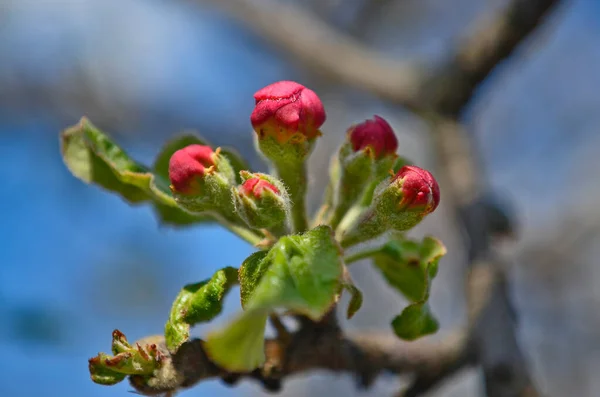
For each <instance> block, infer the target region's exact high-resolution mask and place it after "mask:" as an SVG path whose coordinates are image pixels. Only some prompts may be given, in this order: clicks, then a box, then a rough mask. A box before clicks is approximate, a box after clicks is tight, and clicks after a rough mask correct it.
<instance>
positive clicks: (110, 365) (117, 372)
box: [88, 330, 164, 385]
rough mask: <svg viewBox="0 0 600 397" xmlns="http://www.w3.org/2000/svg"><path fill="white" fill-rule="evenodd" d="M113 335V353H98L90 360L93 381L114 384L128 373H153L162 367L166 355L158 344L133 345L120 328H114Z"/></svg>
mask: <svg viewBox="0 0 600 397" xmlns="http://www.w3.org/2000/svg"><path fill="white" fill-rule="evenodd" d="M112 336H113V342H112V352H113V355H112V356H111V355H108V354H105V353H98V355H97V356H96V357H93V358H91V359H89V361H88V362H89V371H90V376H91V379H92V381H93V382H95V383H98V384H101V385H114V384H116V383H119V382H121V381H122V380H123V379H125V377H126V376H128V375H152V374H153V373H154V371H155V370H156V369H158V368H160V367H161V365H162V363H163V360H164V356H163V355H162V353H161V352H160V351H159V350H158V347H157V345H156V344H143V345H140V344H139V343H136V345H135V346H131V345H130V344H129V342H127V338H125V335H123V333H121V332H120V331H119V330H114V331H113V335H112Z"/></svg>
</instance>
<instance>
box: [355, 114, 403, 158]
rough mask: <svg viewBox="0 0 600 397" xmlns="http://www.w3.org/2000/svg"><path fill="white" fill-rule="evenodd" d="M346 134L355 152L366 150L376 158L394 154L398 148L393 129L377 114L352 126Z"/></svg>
mask: <svg viewBox="0 0 600 397" xmlns="http://www.w3.org/2000/svg"><path fill="white" fill-rule="evenodd" d="M348 135H349V140H350V143H351V144H352V149H353V150H354V151H355V152H357V151H359V150H363V151H367V152H369V153H372V154H373V155H374V157H375V158H376V159H379V158H382V157H384V156H389V155H391V156H395V154H396V150H397V149H398V139H396V135H395V134H394V130H393V129H392V127H390V125H389V124H388V122H387V121H385V120H384V119H383V118H381V117H379V116H373V120H366V121H363V122H362V123H360V124H358V125H356V126H354V127H352V128H351V129H350V130H349V132H348Z"/></svg>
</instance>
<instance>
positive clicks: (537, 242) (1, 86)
mask: <svg viewBox="0 0 600 397" xmlns="http://www.w3.org/2000/svg"><path fill="white" fill-rule="evenodd" d="M282 1H283V0H282ZM285 2H292V1H291V0H285ZM296 2H297V3H299V4H300V5H301V6H303V7H305V8H307V9H310V10H312V11H313V12H315V13H317V14H318V15H319V17H320V18H322V19H323V20H326V21H328V22H329V23H330V24H332V25H333V26H335V27H336V28H338V29H340V30H343V31H345V32H347V33H348V34H349V35H351V36H353V37H355V38H358V39H360V40H361V41H363V42H364V43H367V44H368V45H370V46H372V47H373V48H375V49H377V50H380V51H383V52H385V53H387V54H389V55H390V56H393V57H397V58H407V59H410V58H418V59H421V60H423V61H424V62H435V61H436V60H437V59H439V57H440V56H441V55H442V54H444V53H445V51H448V50H449V49H450V48H451V47H452V46H453V44H454V43H455V42H456V40H457V39H458V38H459V37H461V35H462V34H464V32H465V28H466V27H469V26H470V24H471V23H472V22H473V21H475V20H476V19H477V18H478V17H479V16H481V15H483V14H485V13H488V12H491V11H493V10H494V9H496V8H498V7H501V6H502V5H503V4H504V3H505V1H502V0H488V1H479V0H452V1H448V0H306V1H300V0H298V1H296ZM217 3H218V2H215V3H212V2H204V1H189V0H188V1H184V0H181V1H160V0H118V1H117V0H0V165H1V166H0V180H2V183H1V184H0V199H1V205H0V219H1V221H0V237H1V238H0V251H1V252H0V351H1V352H2V359H1V360H0V394H1V395H3V396H39V395H57V396H58V395H74V396H90V397H92V396H115V395H125V393H126V392H127V391H129V390H131V388H130V387H129V385H128V384H127V382H122V383H121V384H119V385H117V386H114V387H102V386H99V385H96V384H93V383H92V382H91V381H90V379H89V374H88V370H87V362H86V361H87V359H88V358H90V357H92V356H94V355H95V354H96V353H97V352H98V351H108V350H109V348H110V340H111V331H112V330H113V329H114V328H119V329H120V330H122V331H123V332H125V333H126V335H127V336H128V338H129V339H130V340H135V339H137V338H140V337H143V336H146V335H149V334H155V333H160V332H162V329H163V326H164V322H165V320H166V316H167V313H168V310H169V308H170V305H171V303H172V300H173V299H174V297H175V295H176V294H177V293H178V291H179V289H180V288H181V287H182V286H183V285H184V284H186V283H189V282H192V281H197V280H201V279H204V278H206V277H208V276H209V275H211V274H212V273H213V271H215V270H216V269H218V268H221V267H223V266H238V265H239V263H240V262H241V261H242V260H243V259H244V258H245V257H246V256H247V255H248V254H250V253H251V252H252V247H250V246H248V245H247V244H245V243H244V242H243V241H241V240H238V239H237V238H235V237H234V236H232V235H230V234H229V233H228V232H227V231H225V230H222V229H220V228H217V227H212V226H201V227H197V228H191V229H183V230H172V229H162V228H159V227H158V224H157V222H156V219H155V218H154V216H153V214H152V211H151V210H150V208H147V207H145V206H142V207H135V208H132V207H129V206H128V205H127V204H125V203H124V202H123V201H122V200H121V199H120V198H118V197H116V196H113V195H110V194H108V193H106V192H104V191H101V190H100V189H99V188H97V187H95V186H86V185H84V184H83V183H81V182H80V181H78V180H76V179H75V178H74V177H72V176H71V175H70V174H69V172H68V171H67V169H66V167H65V166H64V164H63V163H62V160H61V158H60V153H59V146H58V133H59V132H60V131H61V130H62V129H64V128H65V127H67V126H69V125H72V124H74V123H76V122H77V121H78V120H79V118H80V117H81V116H82V115H86V116H88V117H89V118H90V119H91V120H92V122H93V123H94V124H96V125H97V126H98V127H100V128H102V129H103V130H105V131H108V132H109V133H110V134H111V136H112V137H114V138H115V139H116V140H117V141H118V142H119V144H121V145H122V146H123V147H124V148H125V149H126V150H127V151H129V153H130V154H132V155H133V156H134V157H136V158H137V159H139V160H142V161H145V162H150V161H151V160H152V159H153V157H154V156H155V155H156V153H157V152H158V150H159V148H160V147H161V145H162V144H163V143H164V141H165V140H167V139H168V138H169V137H170V136H172V135H174V134H176V133H179V132H181V131H183V130H186V129H193V130H197V131H199V132H200V133H201V134H202V135H204V136H205V137H207V138H208V139H209V140H210V141H211V142H213V143H214V144H215V145H235V146H236V147H237V148H238V149H240V151H241V152H242V153H243V154H244V155H245V156H246V157H247V158H248V159H249V160H250V162H251V164H252V165H253V166H254V167H255V169H257V170H265V167H264V164H263V163H262V162H261V161H260V159H259V158H258V157H257V155H256V154H255V153H254V151H253V150H252V134H253V133H252V131H251V128H250V123H249V115H250V112H251V110H252V107H253V99H252V95H253V93H254V92H255V91H256V90H258V89H259V88H261V87H263V86H265V85H267V84H270V83H272V82H274V81H277V80H282V79H289V80H296V81H298V82H300V83H303V84H304V85H307V86H309V87H310V88H312V89H313V90H314V91H316V92H317V93H318V94H319V95H320V96H321V98H322V100H323V102H324V104H325V108H326V110H327V112H328V121H327V122H326V124H325V126H324V128H323V132H324V136H323V139H321V141H320V143H319V145H320V146H319V147H318V148H317V150H316V151H315V152H314V154H313V162H312V164H311V167H312V168H311V169H312V171H313V172H312V178H313V179H312V190H311V206H312V208H316V206H317V205H318V199H319V198H320V197H321V194H322V191H323V187H324V186H325V184H326V182H327V180H326V178H325V175H324V174H325V173H323V172H322V169H323V167H326V165H327V163H328V162H329V155H330V154H331V153H332V152H333V151H334V150H335V149H336V147H337V145H338V144H339V143H340V142H341V140H342V139H343V138H344V136H345V130H346V128H347V127H348V126H349V125H350V124H352V123H354V122H360V121H362V120H364V119H366V118H370V117H372V115H373V114H379V115H381V116H383V117H384V118H386V119H387V120H388V121H389V122H390V124H391V125H392V126H393V127H394V129H395V130H396V132H397V134H398V136H399V141H400V149H399V152H400V153H401V154H403V155H406V156H408V157H410V158H411V159H412V160H413V161H414V162H415V163H416V164H419V165H422V166H423V167H425V168H431V169H432V170H433V171H434V174H435V161H434V160H435V159H433V158H432V149H431V147H430V146H431V145H430V141H429V139H428V132H427V131H426V129H425V126H424V124H423V123H422V122H420V121H419V120H418V119H416V118H415V117H414V116H412V115H410V114H409V113H407V112H404V111H402V110H399V109H398V108H396V107H393V106H390V105H389V104H386V103H385V102H382V101H381V100H378V99H376V98H375V97H373V96H371V95H370V94H368V93H365V92H362V91H357V90H355V89H353V88H352V87H348V86H341V85H338V84H335V83H334V82H332V81H330V80H329V79H327V78H326V77H324V76H322V75H320V74H319V73H318V71H315V70H310V69H308V68H305V67H304V66H303V65H302V64H299V63H297V62H295V61H294V60H293V58H290V57H289V56H288V54H287V53H286V52H285V51H281V49H279V48H276V47H274V46H272V45H271V44H270V43H269V42H268V41H266V40H264V38H261V37H260V36H258V35H255V34H254V33H252V32H251V31H250V30H247V28H246V27H245V26H244V25H243V24H240V23H239V22H238V20H236V19H232V18H231V17H230V16H229V14H228V13H227V12H225V11H224V10H223V9H222V8H220V7H219V5H218V4H217ZM562 3H563V4H562V5H561V6H560V7H559V9H558V10H557V12H555V13H553V14H552V16H551V18H550V19H549V21H547V23H546V24H545V25H544V26H543V27H542V28H540V29H538V30H537V31H536V32H535V34H534V35H533V36H532V37H530V38H529V39H528V41H527V42H526V43H525V45H524V46H522V47H521V48H520V49H519V51H517V53H516V54H515V55H514V56H513V57H512V58H511V59H510V60H509V61H507V62H505V63H504V64H503V65H501V66H500V67H499V68H497V69H496V70H495V71H494V73H493V75H492V76H491V77H490V78H489V79H488V80H487V81H486V83H485V84H484V85H483V86H482V87H481V89H479V90H478V92H477V94H476V95H477V96H476V98H475V100H474V101H473V102H472V104H471V106H470V108H469V111H468V115H467V118H466V120H465V122H466V123H467V125H468V126H469V127H470V129H471V131H472V132H473V133H474V134H475V138H476V142H477V144H478V146H477V148H476V149H477V150H478V155H479V156H480V157H481V159H482V160H483V165H484V166H485V173H486V178H487V181H488V183H489V185H490V186H492V187H493V189H494V190H496V191H499V192H502V194H504V195H505V196H506V197H508V198H509V199H510V200H511V201H512V207H514V208H513V210H514V212H515V214H516V219H517V220H518V224H519V236H520V237H519V240H518V241H517V242H516V243H515V244H513V245H512V246H510V247H508V248H509V249H510V250H511V257H512V258H513V259H514V260H513V261H512V262H511V267H510V271H509V277H510V281H511V284H510V286H511V289H510V292H511V298H512V299H513V301H514V304H515V307H516V309H517V312H518V313H519V319H520V323H519V328H518V337H519V341H520V343H521V345H522V347H523V351H524V353H525V355H526V357H527V360H528V363H529V365H530V370H531V372H532V374H533V376H534V378H535V381H536V382H537V384H538V386H539V388H540V389H541V390H542V391H543V392H544V394H545V395H547V396H556V397H559V396H567V395H575V396H580V397H584V396H589V397H594V396H598V395H600V378H598V376H597V374H598V373H600V333H599V332H598V329H600V310H598V307H599V304H600V267H598V263H597V262H598V260H597V258H598V257H599V256H600V249H599V247H600V244H599V243H600V211H599V210H598V206H597V202H598V200H600V179H599V178H600V177H599V175H600V157H599V156H598V152H599V151H600V111H599V110H600V90H599V89H598V87H600V46H599V45H598V43H599V42H600V2H598V1H597V0H574V1H563V2H562ZM307 29H310V27H308V26H307ZM298 34H302V32H298ZM442 193H443V187H442ZM445 215H448V210H447V209H445V208H443V199H442V208H441V209H440V210H438V211H437V212H436V213H434V214H433V215H432V216H430V217H429V218H427V219H426V221H425V222H424V223H423V224H422V225H421V226H419V228H418V229H417V230H415V233H414V234H415V235H422V234H425V233H433V234H435V235H437V236H439V237H440V238H441V239H442V240H443V241H444V243H445V244H446V245H447V246H448V249H449V254H448V255H447V257H445V258H444V259H443V260H442V262H441V264H440V274H439V276H438V278H437V279H436V284H435V287H434V291H433V298H432V299H433V301H432V307H433V310H434V312H435V313H436V315H437V316H438V318H439V319H440V321H441V323H442V328H443V329H442V333H443V332H444V330H447V329H452V328H453V327H455V326H458V325H460V324H461V323H463V322H464V320H465V309H464V301H463V272H462V270H461V269H463V267H464V260H465V253H464V252H463V246H462V243H461V241H460V234H459V232H458V231H457V230H455V229H453V227H452V225H451V224H450V223H449V222H448V221H447V220H446V218H447V217H446V216H445ZM353 275H354V279H355V281H356V283H357V284H358V286H359V287H360V288H361V289H362V290H363V292H364V294H365V298H366V300H365V304H364V307H363V310H362V311H361V312H359V313H358V315H357V316H356V317H355V319H353V321H352V322H351V323H349V324H347V326H348V327H351V328H373V327H381V328H382V329H387V327H389V321H390V319H391V318H392V317H393V316H394V315H395V314H397V313H398V312H399V311H400V310H401V308H402V307H403V304H404V303H403V302H402V301H401V300H399V297H398V296H397V294H396V293H394V292H393V291H392V290H391V289H389V288H388V287H387V285H386V284H385V283H384V282H383V281H382V280H380V279H379V278H378V277H376V276H374V274H373V273H369V272H368V268H366V267H364V266H362V267H356V269H354V268H353ZM234 295H235V293H232V294H231V295H230V299H229V300H228V302H227V306H226V310H225V315H224V316H222V317H220V320H219V321H224V319H226V318H227V317H228V315H231V314H232V313H234V312H235V311H236V310H238V307H239V304H238V302H237V300H236V298H235V297H234ZM365 309H371V310H365ZM204 330H205V327H199V328H198V329H196V330H195V331H196V333H198V334H201V333H202V332H203V331H204ZM477 375H478V374H477V371H475V370H471V371H465V372H462V373H461V374H459V375H458V376H456V377H454V378H452V379H451V380H449V381H448V382H446V383H445V384H444V385H443V386H442V387H441V388H440V389H439V390H438V391H436V392H434V393H432V395H435V396H457V397H458V396H465V397H467V396H476V395H479V393H480V392H481V390H482V385H481V379H480V377H479V376H477ZM398 385H399V381H398V380H397V379H395V378H381V379H380V380H379V381H378V382H377V383H376V385H375V388H374V389H371V390H370V391H366V392H365V391H363V392H360V391H357V390H356V389H355V384H354V382H353V381H352V379H351V378H350V377H349V376H335V375H331V374H314V375H306V376H303V377H297V378H294V379H291V380H289V381H288V382H286V384H285V389H284V393H285V395H299V396H301V395H322V394H325V393H327V394H328V395H331V396H333V395H344V396H353V395H356V396H359V395H392V394H393V393H394V392H395V391H397V388H398ZM262 393H263V392H262V390H261V389H260V387H258V386H257V385H254V384H252V383H249V382H244V383H243V384H242V385H241V386H239V387H236V388H233V389H230V388H226V387H225V386H223V385H222V384H220V383H219V382H216V381H215V382H205V383H202V384H200V385H198V386H196V387H195V388H194V389H191V390H190V391H186V392H183V393H182V394H181V395H182V396H192V395H211V396H233V395H236V396H237V395H260V394H262Z"/></svg>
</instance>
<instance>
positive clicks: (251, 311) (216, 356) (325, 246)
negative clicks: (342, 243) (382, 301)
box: [205, 226, 343, 371]
mask: <svg viewBox="0 0 600 397" xmlns="http://www.w3.org/2000/svg"><path fill="white" fill-rule="evenodd" d="M342 272H343V270H342V261H341V253H340V250H339V247H338V245H337V242H336V241H335V239H334V238H333V233H332V230H331V228H330V227H328V226H319V227H316V228H314V229H312V230H310V231H308V232H306V233H303V234H300V235H292V236H285V237H282V238H281V239H279V241H278V242H277V243H276V244H275V245H274V246H273V247H272V248H271V249H270V250H269V251H268V253H267V254H266V255H265V254H253V255H252V256H251V257H250V258H248V259H247V260H246V261H245V262H244V263H243V265H242V268H241V269H240V273H239V274H240V287H241V289H242V291H243V292H242V304H243V306H244V309H245V311H244V313H242V314H241V315H240V316H239V317H237V318H236V319H235V320H234V321H233V322H231V323H229V324H228V325H227V326H225V327H224V328H223V329H221V330H219V331H216V332H214V333H212V334H211V335H209V336H208V338H207V341H206V344H205V346H206V350H207V352H208V354H209V355H210V357H211V358H212V359H213V361H215V363H216V364H218V365H219V366H222V367H223V368H226V369H228V370H232V371H233V370H235V371H250V370H252V369H254V368H256V367H258V366H259V365H260V364H262V362H263V361H262V360H264V355H263V349H264V346H263V339H262V337H263V334H264V327H265V322H266V318H267V316H268V313H270V312H272V311H274V310H275V309H278V308H284V309H288V310H290V311H293V312H295V313H299V314H304V315H306V316H307V317H309V318H311V319H313V320H315V321H317V320H319V319H320V318H322V317H323V316H324V315H325V314H326V313H327V312H328V311H329V309H330V308H331V307H332V305H333V304H334V303H335V302H336V301H337V299H338V296H339V292H340V289H341V288H342ZM240 325H243V326H245V327H246V326H251V328H245V329H244V330H240V328H239V327H240ZM259 336H260V337H259ZM232 341H235V342H236V343H237V346H240V347H239V348H235V349H234V348H233V347H232V346H231V345H229V346H228V345H227V343H230V342H232Z"/></svg>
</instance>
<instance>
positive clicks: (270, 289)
mask: <svg viewBox="0 0 600 397" xmlns="http://www.w3.org/2000/svg"><path fill="white" fill-rule="evenodd" d="M263 261H266V264H263V265H262V266H265V267H268V268H267V270H266V271H265V272H264V273H263V275H262V277H261V278H260V282H258V283H257V284H256V285H255V286H254V288H252V286H250V285H247V286H245V288H247V289H248V291H249V293H250V294H251V296H250V298H249V299H248V301H247V302H246V308H247V309H259V308H265V309H272V308H276V307H285V308H287V309H291V310H297V311H299V312H302V313H303V314H305V315H307V316H309V317H310V318H312V319H314V320H319V319H320V318H321V317H322V316H323V315H324V314H325V313H326V312H327V310H328V309H329V308H330V307H331V305H332V304H333V303H334V302H335V299H336V296H337V294H338V291H339V288H340V280H341V276H342V263H341V257H340V252H339V249H338V246H337V243H336V241H335V240H334V238H333V234H332V231H331V228H329V227H328V226H319V227H316V228H315V229H313V230H310V231H308V232H306V233H304V234H300V235H294V236H286V237H282V238H281V239H280V240H279V241H278V242H277V243H276V244H275V245H274V246H273V247H272V248H271V250H270V251H269V253H268V254H267V255H266V256H265V258H264V259H263Z"/></svg>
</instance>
